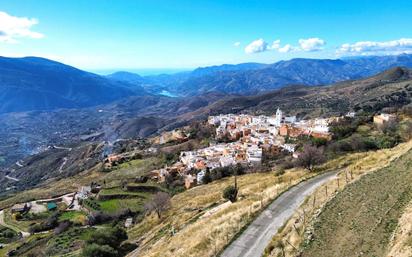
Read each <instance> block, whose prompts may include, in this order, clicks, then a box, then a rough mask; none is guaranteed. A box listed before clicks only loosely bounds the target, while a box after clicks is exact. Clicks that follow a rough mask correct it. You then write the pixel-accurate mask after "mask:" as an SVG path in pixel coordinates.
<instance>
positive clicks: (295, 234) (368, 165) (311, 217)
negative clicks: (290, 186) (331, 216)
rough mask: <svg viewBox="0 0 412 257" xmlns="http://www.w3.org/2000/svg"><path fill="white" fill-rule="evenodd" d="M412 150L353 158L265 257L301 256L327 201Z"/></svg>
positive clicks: (283, 231) (287, 226)
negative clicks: (301, 250)
mask: <svg viewBox="0 0 412 257" xmlns="http://www.w3.org/2000/svg"><path fill="white" fill-rule="evenodd" d="M410 149H412V141H410V142H408V143H403V144H400V145H398V146H396V147H394V148H391V149H383V150H378V151H371V152H364V153H356V154H352V155H350V156H351V157H352V159H354V160H355V161H353V162H352V163H351V164H350V165H348V166H347V167H346V168H345V169H342V171H341V172H340V173H339V175H338V178H337V179H334V180H332V181H329V182H327V183H325V184H324V185H322V186H320V187H319V188H318V189H316V190H315V192H314V193H313V194H312V195H311V196H309V197H308V198H307V199H306V201H305V202H304V203H303V204H302V206H300V207H299V209H298V210H297V211H296V212H295V214H294V215H293V216H292V217H291V218H290V219H289V221H288V222H287V223H286V224H285V225H284V226H283V227H282V228H281V229H279V231H278V233H277V235H276V236H274V237H273V239H272V241H271V243H270V244H269V245H268V247H267V248H266V250H265V256H273V257H275V256H279V255H281V256H285V257H291V256H297V255H299V251H300V249H299V248H301V247H303V246H304V245H305V244H306V243H307V242H308V238H309V236H310V235H311V234H312V230H313V223H314V222H315V221H316V218H317V215H319V213H320V212H321V211H322V208H323V207H324V205H325V204H326V203H327V202H328V201H330V200H331V199H333V198H334V197H335V196H336V195H337V193H338V192H340V191H342V190H344V188H345V187H346V186H347V185H348V183H353V182H355V181H357V180H358V179H359V178H360V177H362V176H363V175H365V174H368V173H370V172H373V171H376V170H379V169H381V168H382V167H386V166H388V165H390V163H391V162H392V161H394V160H396V159H398V158H399V157H400V156H402V155H404V154H405V153H407V152H408V151H409V150H410ZM338 181H339V183H338ZM326 188H327V190H326ZM326 193H328V194H326ZM304 240H305V241H304ZM303 242H304V243H303ZM299 246H301V247H299ZM395 256H396V255H395Z"/></svg>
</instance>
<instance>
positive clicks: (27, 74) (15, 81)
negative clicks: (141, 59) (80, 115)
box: [0, 57, 147, 113]
mask: <svg viewBox="0 0 412 257" xmlns="http://www.w3.org/2000/svg"><path fill="white" fill-rule="evenodd" d="M124 85H125V83H120V82H116V81H112V80H109V79H107V78H105V77H102V76H98V75H96V74H92V73H89V72H85V71H82V70H79V69H76V68H73V67H71V66H68V65H64V64H62V63H58V62H55V61H51V60H47V59H44V58H38V57H25V58H6V57H0V103H1V104H0V113H5V112H21V111H31V110H53V109H57V108H82V107H88V106H94V105H99V104H104V103H109V102H112V101H114V100H117V99H120V98H124V97H127V96H130V95H145V94H147V93H146V92H145V91H144V90H143V88H141V87H138V86H135V87H134V88H133V91H132V90H130V89H127V88H126V87H125V86H124Z"/></svg>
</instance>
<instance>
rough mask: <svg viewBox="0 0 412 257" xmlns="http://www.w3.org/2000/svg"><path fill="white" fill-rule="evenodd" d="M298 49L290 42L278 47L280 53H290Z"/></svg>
mask: <svg viewBox="0 0 412 257" xmlns="http://www.w3.org/2000/svg"><path fill="white" fill-rule="evenodd" d="M295 50H297V49H296V48H295V47H293V46H291V45H290V44H286V45H284V46H282V47H280V48H279V49H278V51H279V53H289V52H292V51H295Z"/></svg>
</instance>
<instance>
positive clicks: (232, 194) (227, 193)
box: [223, 185, 238, 203]
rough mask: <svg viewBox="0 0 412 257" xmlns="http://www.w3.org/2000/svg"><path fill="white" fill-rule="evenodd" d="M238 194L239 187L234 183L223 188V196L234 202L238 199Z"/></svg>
mask: <svg viewBox="0 0 412 257" xmlns="http://www.w3.org/2000/svg"><path fill="white" fill-rule="evenodd" d="M237 194H238V189H237V187H236V186H233V185H230V186H227V187H226V188H225V189H224V190H223V198H225V199H226V200H229V201H231V202H232V203H234V202H236V201H237Z"/></svg>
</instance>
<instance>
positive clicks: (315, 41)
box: [245, 38, 326, 54]
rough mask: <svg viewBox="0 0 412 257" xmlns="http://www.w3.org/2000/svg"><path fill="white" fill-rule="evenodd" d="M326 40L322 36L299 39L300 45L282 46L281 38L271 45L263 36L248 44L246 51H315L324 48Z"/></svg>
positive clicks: (250, 52)
mask: <svg viewBox="0 0 412 257" xmlns="http://www.w3.org/2000/svg"><path fill="white" fill-rule="evenodd" d="M325 44H326V42H325V41H324V40H323V39H320V38H308V39H299V46H293V45H291V44H286V45H284V46H282V45H281V44H280V40H279V39H278V40H275V41H273V42H272V44H271V45H268V43H266V41H265V40H263V39H262V38H260V39H257V40H255V41H253V42H251V43H250V44H249V45H247V46H246V48H245V52H246V53H248V54H252V53H260V52H265V51H269V50H274V51H278V52H279V53H289V52H297V51H305V52H313V51H320V50H323V46H324V45H325Z"/></svg>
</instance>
